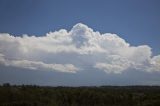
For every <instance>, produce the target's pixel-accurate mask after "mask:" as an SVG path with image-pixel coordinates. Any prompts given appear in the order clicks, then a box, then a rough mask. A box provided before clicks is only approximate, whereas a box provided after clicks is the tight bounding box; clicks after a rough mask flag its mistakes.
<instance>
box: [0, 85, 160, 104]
mask: <svg viewBox="0 0 160 106" xmlns="http://www.w3.org/2000/svg"><path fill="white" fill-rule="evenodd" d="M0 106H160V87H159V86H101V87H42V86H41V87H40V86H32V85H22V86H10V85H9V84H4V85H3V86H0Z"/></svg>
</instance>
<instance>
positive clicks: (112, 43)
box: [0, 23, 160, 73]
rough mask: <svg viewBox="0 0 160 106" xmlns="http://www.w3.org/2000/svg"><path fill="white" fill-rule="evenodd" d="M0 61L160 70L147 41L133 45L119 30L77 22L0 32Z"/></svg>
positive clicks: (68, 68)
mask: <svg viewBox="0 0 160 106" xmlns="http://www.w3.org/2000/svg"><path fill="white" fill-rule="evenodd" d="M0 64H1V65H5V66H12V67H19V68H28V69H31V70H44V71H46V70H47V71H59V72H71V73H76V72H77V71H85V70H86V71H87V70H89V69H95V70H97V71H101V70H102V71H105V72H106V73H122V72H124V71H129V70H133V69H135V70H140V71H146V72H154V71H160V55H157V56H152V52H151V48H150V47H149V46H148V45H140V46H131V45H130V44H129V43H127V42H126V41H125V40H124V39H122V38H120V37H119V36H118V35H116V34H111V33H105V34H100V33H99V32H95V31H93V30H92V29H91V28H89V27H88V26H86V25H84V24H81V23H78V24H76V25H75V26H73V28H72V29H71V30H70V31H67V30H65V29H61V30H59V31H55V32H50V33H47V34H46V35H44V36H40V37H37V36H28V35H23V36H21V37H18V36H12V35H10V34H7V33H1V34H0Z"/></svg>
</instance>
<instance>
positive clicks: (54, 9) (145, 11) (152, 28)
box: [0, 0, 160, 85]
mask: <svg viewBox="0 0 160 106" xmlns="http://www.w3.org/2000/svg"><path fill="white" fill-rule="evenodd" d="M159 19H160V1H159V0H0V33H9V34H11V35H14V36H22V35H23V34H27V35H28V36H31V35H34V36H36V37H38V36H44V35H45V34H46V33H49V32H50V31H52V32H54V31H58V30H59V29H66V30H67V31H70V30H71V29H72V27H73V26H74V25H76V24H77V23H83V24H85V25H87V26H88V27H90V28H92V29H93V30H94V31H99V32H100V33H101V34H103V33H113V34H117V35H118V36H119V37H120V38H122V39H124V40H125V41H126V42H128V43H129V44H130V45H132V46H139V45H148V46H149V47H150V48H152V54H153V55H152V56H155V55H158V54H160V46H159V45H160V20H159ZM82 27H83V25H82ZM85 30H88V29H85ZM78 39H79V38H78ZM35 43H36V42H35ZM1 45H2V44H1ZM9 47H10V46H9ZM0 50H1V49H0ZM8 50H9V49H8ZM145 50H146V49H145ZM1 52H2V51H0V53H1ZM11 52H13V51H11ZM3 55H6V56H11V55H10V54H7V53H5V54H3ZM63 55H64V54H63ZM14 57H16V56H14ZM45 57H46V56H44V57H43V58H45ZM6 58H7V57H6ZM8 58H9V57H8ZM36 59H37V60H38V59H39V58H36ZM47 59H48V58H47ZM53 59H57V58H53ZM44 61H46V60H45V59H44ZM50 62H51V61H50ZM60 62H62V61H61V60H59V59H57V60H56V63H60ZM85 62H86V61H85ZM62 63H65V62H64V61H63V62H62ZM77 64H79V63H77ZM0 68H1V70H3V71H1V72H0V73H1V76H2V75H3V76H4V77H3V78H2V77H1V79H0V82H1V83H3V82H7V81H8V82H10V81H11V82H14V83H17V82H16V81H18V80H20V79H21V78H19V77H18V75H17V74H16V73H18V72H17V70H18V71H19V70H20V69H19V68H15V70H16V72H15V73H14V74H13V76H12V77H13V78H11V79H7V77H8V76H9V73H10V71H7V72H4V70H5V69H6V70H11V69H10V68H11V67H6V66H5V67H4V66H0ZM12 73H13V72H12ZM21 73H22V72H21ZM24 73H26V71H24ZM27 73H28V72H27ZM32 73H34V75H35V76H37V75H38V76H37V79H40V78H41V77H40V76H42V75H40V73H41V74H42V73H44V72H38V73H39V74H35V72H32V71H31V73H30V74H32ZM47 73H48V74H47V75H49V73H50V72H47ZM95 73H96V72H95ZM52 74H53V73H52ZM58 74H59V73H58ZM79 74H81V73H79ZM83 74H84V73H83ZM83 74H82V75H83ZM101 74H102V73H100V75H98V76H97V77H100V76H101ZM129 74H130V73H129ZM129 74H126V75H125V74H123V75H122V74H121V75H119V76H118V77H117V75H113V76H114V78H113V80H112V78H109V77H107V78H109V79H110V80H112V81H111V82H109V84H126V83H127V84H128V82H127V81H125V80H126V79H128V76H127V75H129ZM152 74H153V75H152V78H153V79H152V78H149V79H152V80H154V81H155V82H154V81H151V80H149V81H148V82H149V84H150V83H151V84H152V83H153V84H154V83H156V84H157V83H158V84H159V83H160V82H159V80H160V79H157V76H156V74H157V72H156V74H155V73H152ZM14 75H15V76H14ZM34 75H32V78H33V79H34V77H35V76H34ZM45 75H46V74H45ZM47 75H46V76H47ZM82 75H81V76H82ZM102 75H103V74H102ZM136 75H138V74H137V73H136V74H135V76H136ZM22 76H24V75H23V74H22ZM46 76H45V78H46ZM49 76H50V75H49ZM53 76H55V74H53ZM59 76H61V75H59ZM71 76H72V75H71ZM88 76H90V75H88V74H86V77H85V78H87V77H88ZM93 76H95V74H94V75H93ZM93 76H91V78H90V77H89V78H90V79H89V78H88V79H87V80H86V82H85V81H81V79H82V77H79V82H80V84H82V85H83V82H85V84H89V83H92V82H91V81H90V80H91V79H94V77H93ZM107 76H109V75H107ZM110 76H112V75H110ZM123 76H126V77H127V78H126V77H125V78H124V79H123ZM142 76H143V81H145V78H146V76H150V75H148V73H147V75H146V73H145V74H142ZM154 76H156V77H155V79H154ZM73 77H74V78H75V76H73ZM92 77H93V78H92ZM103 77H104V78H100V79H99V78H97V79H98V80H95V81H96V83H99V81H100V82H101V81H102V82H105V81H106V80H108V79H107V78H106V76H103ZM119 77H120V79H121V80H120V82H119V81H118V80H119V79H118V78H119ZM17 78H19V79H17ZM49 78H51V76H50V77H49ZM49 78H48V79H47V78H46V81H44V82H43V81H41V82H36V79H34V80H35V83H37V84H44V85H45V83H47V82H50V83H48V84H50V85H52V84H53V85H54V83H55V82H52V81H51V80H49ZM67 78H69V79H70V80H71V79H72V77H69V76H67ZM74 78H73V79H74ZM85 78H84V79H85ZM139 78H141V76H140V77H139ZM51 79H52V78H51ZM69 79H68V81H69ZM26 80H27V78H26V79H23V80H22V82H21V83H24V82H25V81H26ZM32 81H33V80H32ZM32 81H28V83H30V82H31V83H32ZM61 81H62V82H63V81H64V79H62V80H61ZM61 81H60V82H61ZM87 81H88V82H87ZM130 81H135V78H133V79H132V78H131V79H130ZM143 81H142V82H143ZM33 82H34V81H33ZM112 82H113V83H112ZM148 82H147V83H146V84H148ZM64 83H65V81H64V82H63V83H62V85H63V84H64ZM96 83H93V84H96ZM135 83H136V84H141V83H140V82H139V81H137V80H136V81H135ZM102 84H105V83H102ZM71 85H72V83H71ZM73 85H74V84H73Z"/></svg>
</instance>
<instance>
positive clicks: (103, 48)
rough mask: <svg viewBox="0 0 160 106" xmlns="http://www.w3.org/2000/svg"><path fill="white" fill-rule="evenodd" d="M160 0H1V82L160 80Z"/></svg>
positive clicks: (85, 83) (55, 83) (128, 82)
mask: <svg viewBox="0 0 160 106" xmlns="http://www.w3.org/2000/svg"><path fill="white" fill-rule="evenodd" d="M159 19H160V1H159V0H0V84H3V83H6V82H9V83H11V84H37V85H51V86H59V85H64V86H90V85H94V86H95V85H160V77H159V75H160V46H159V45H160V31H159V28H160V21H159Z"/></svg>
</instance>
